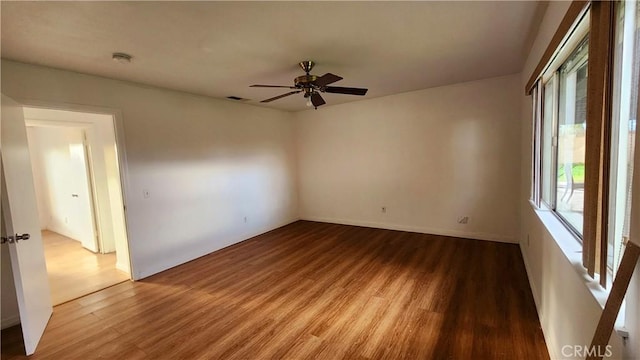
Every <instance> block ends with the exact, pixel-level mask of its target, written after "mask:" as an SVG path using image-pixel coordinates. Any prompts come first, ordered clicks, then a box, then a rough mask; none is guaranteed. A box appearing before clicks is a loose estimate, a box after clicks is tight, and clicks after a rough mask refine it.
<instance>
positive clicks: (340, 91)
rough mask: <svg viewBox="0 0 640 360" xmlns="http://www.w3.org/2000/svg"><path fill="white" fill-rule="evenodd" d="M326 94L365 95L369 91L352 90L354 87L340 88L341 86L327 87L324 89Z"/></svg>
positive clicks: (361, 89)
mask: <svg viewBox="0 0 640 360" xmlns="http://www.w3.org/2000/svg"><path fill="white" fill-rule="evenodd" d="M323 90H324V91H325V92H328V93H333V94H347V95H360V96H362V95H365V94H366V93H367V90H369V89H363V88H352V87H340V86H327V87H326V88H324V89H323Z"/></svg>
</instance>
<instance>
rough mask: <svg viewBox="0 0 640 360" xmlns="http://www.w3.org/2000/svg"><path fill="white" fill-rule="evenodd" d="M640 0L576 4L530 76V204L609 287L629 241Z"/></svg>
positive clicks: (639, 71) (639, 76) (639, 61)
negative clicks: (577, 245)
mask: <svg viewBox="0 0 640 360" xmlns="http://www.w3.org/2000/svg"><path fill="white" fill-rule="evenodd" d="M639 79H640V5H639V4H638V2H636V1H620V2H604V1H603V2H600V1H597V2H596V1H591V2H580V1H574V2H573V3H572V4H571V6H570V7H569V9H568V11H567V14H566V15H565V18H564V19H563V21H562V23H561V25H560V27H559V29H558V31H557V32H556V34H555V35H554V37H553V39H552V41H551V44H550V46H549V48H548V49H547V51H546V52H545V53H544V55H543V58H542V59H541V60H540V63H539V64H538V66H537V68H536V70H535V72H534V74H532V76H531V78H530V80H529V82H528V84H527V88H526V91H527V93H528V94H531V93H533V94H534V95H535V99H534V102H533V103H534V126H533V129H534V131H535V132H536V133H535V134H533V136H532V139H533V142H534V144H533V150H534V156H533V162H534V163H533V164H532V171H533V174H532V191H531V194H532V203H533V204H535V205H536V206H539V207H540V208H543V209H547V210H549V211H552V212H553V213H554V214H555V215H556V216H557V219H558V220H559V221H560V222H562V223H563V224H564V225H565V226H566V227H567V228H568V229H569V230H570V231H571V232H572V233H573V234H574V236H575V238H576V239H577V241H581V243H582V249H583V254H582V255H583V265H584V266H585V268H586V269H587V272H588V273H589V275H591V276H592V277H593V278H594V279H597V278H598V277H599V282H600V284H601V285H602V286H605V287H606V286H607V284H608V283H610V282H611V279H612V278H613V276H615V272H616V270H617V267H618V265H619V263H620V260H621V256H622V253H623V249H624V245H625V241H626V239H628V237H629V227H630V222H631V218H630V214H631V190H632V184H631V179H632V177H633V171H634V169H633V164H634V159H635V157H637V156H638V155H637V151H636V150H635V142H636V137H637V135H636V132H637V130H636V129H637V118H638V107H639V106H640V103H639V98H638V96H639V95H638V92H639V85H640V81H639Z"/></svg>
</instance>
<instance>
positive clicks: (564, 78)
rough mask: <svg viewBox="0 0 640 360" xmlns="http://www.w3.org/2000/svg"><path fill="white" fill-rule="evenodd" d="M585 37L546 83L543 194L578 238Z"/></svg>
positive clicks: (584, 115)
mask: <svg viewBox="0 0 640 360" xmlns="http://www.w3.org/2000/svg"><path fill="white" fill-rule="evenodd" d="M588 50H589V41H588V38H587V37H585V38H584V39H582V40H581V42H580V43H579V44H578V45H577V47H576V48H575V49H574V50H573V52H572V53H571V55H569V57H568V58H567V60H565V61H564V62H563V63H562V64H561V65H560V67H559V69H558V70H556V71H554V72H553V74H552V75H551V78H550V79H549V80H548V81H547V82H546V83H545V84H544V90H543V91H544V100H543V105H542V106H543V109H544V110H543V112H542V119H541V121H542V134H541V137H540V141H541V143H542V166H541V171H542V173H541V175H540V179H541V184H540V186H541V195H542V201H543V203H544V204H545V205H546V206H547V207H549V208H550V209H552V210H554V211H555V212H556V214H557V215H558V216H559V217H561V218H562V220H563V221H564V222H565V223H566V224H567V225H568V226H569V227H570V228H571V230H572V231H573V232H575V233H576V234H577V235H579V236H582V230H583V226H582V224H583V212H584V164H585V130H586V123H587V106H586V104H587V59H588Z"/></svg>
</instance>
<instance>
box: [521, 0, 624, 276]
mask: <svg viewBox="0 0 640 360" xmlns="http://www.w3.org/2000/svg"><path fill="white" fill-rule="evenodd" d="M615 8H616V5H615V3H609V2H593V1H573V2H572V3H571V5H570V6H569V9H568V10H567V13H566V15H565V17H564V18H563V20H562V22H561V24H560V26H559V28H558V30H557V31H556V33H555V34H554V36H553V38H552V40H551V42H550V44H549V46H548V47H547V49H546V51H545V52H544V54H543V56H542V59H541V60H540V62H539V63H538V66H537V67H536V69H535V71H534V73H533V74H532V75H531V77H530V79H529V82H528V83H527V85H526V87H525V92H526V94H527V95H529V94H531V93H532V92H534V93H535V94H536V99H537V101H534V106H535V109H534V111H533V113H534V116H535V117H536V119H534V127H533V129H534V131H537V132H538V134H537V135H534V136H533V139H534V141H536V143H534V144H533V146H534V148H535V149H534V153H536V155H537V156H534V157H533V159H532V160H533V161H535V162H536V164H534V165H533V166H532V171H534V173H533V174H532V177H531V179H532V181H533V184H532V196H534V198H533V201H532V204H534V205H535V206H536V207H537V208H540V209H545V210H552V211H550V212H551V213H553V214H554V215H555V218H557V219H558V220H559V221H560V223H561V224H562V225H563V227H565V228H566V229H567V230H568V231H569V232H570V233H571V234H572V235H574V237H575V238H576V240H577V241H578V242H580V240H582V242H581V247H582V258H583V260H582V263H583V266H584V267H585V268H586V270H587V273H588V274H589V275H590V276H591V277H592V278H594V279H596V278H597V277H598V274H603V276H600V277H599V282H600V285H602V286H603V287H606V286H607V279H608V276H607V247H608V243H609V241H608V235H609V234H608V233H609V230H608V229H609V226H608V225H609V224H608V221H609V186H610V181H609V175H610V157H611V139H610V136H611V117H612V89H613V81H614V77H613V70H612V69H613V65H614V61H613V56H614V46H613V44H614V34H615V26H616V22H615V13H616V10H615ZM585 23H586V24H587V25H586V33H585V34H582V35H577V34H580V31H584V26H585V25H584V24H585ZM581 29H582V30H581ZM587 33H588V35H586V34H587ZM585 36H589V40H588V41H589V49H588V55H587V57H588V59H587V61H588V63H587V72H588V77H587V105H586V106H587V107H586V113H587V114H586V130H585V149H586V151H585V180H584V206H583V209H584V210H583V230H582V234H580V232H578V231H576V229H575V228H574V226H572V225H571V224H570V223H569V222H568V221H566V219H565V218H564V217H563V216H562V215H561V214H559V213H558V212H557V211H556V210H555V209H557V200H558V199H557V185H558V184H557V181H558V179H557V171H558V170H557V161H558V135H559V131H558V123H559V119H558V107H559V99H558V93H559V87H560V84H559V82H560V81H561V80H560V77H559V76H558V74H557V72H558V71H559V69H560V67H561V65H562V64H564V62H565V61H566V60H567V58H568V57H569V56H571V54H573V52H574V51H575V49H576V48H577V46H579V44H580V43H581V42H582V41H583V40H584V37H585ZM553 78H555V80H550V79H553ZM548 81H555V83H554V90H553V91H554V96H553V97H552V98H553V99H556V100H555V102H556V104H555V105H554V106H553V113H554V115H553V117H554V118H555V119H552V120H551V121H555V123H554V124H553V126H552V129H554V130H553V131H555V134H553V135H552V140H551V141H552V144H553V145H555V146H552V151H551V156H552V166H551V169H550V171H551V172H552V173H551V177H550V178H551V180H552V181H551V184H549V185H550V186H551V190H552V191H551V193H552V194H551V196H550V198H551V199H550V200H549V199H546V200H545V201H543V200H541V198H542V197H543V193H544V189H543V188H542V187H541V186H542V184H543V181H542V178H541V176H542V162H543V161H544V159H543V152H544V148H543V145H541V144H543V139H542V137H543V134H541V132H542V131H544V127H543V126H544V121H549V119H546V120H545V119H543V118H544V110H545V109H544V107H543V106H544V105H543V104H544V101H543V100H544V91H545V85H546V84H547V83H548ZM534 89H535V91H534ZM554 192H556V193H554ZM547 200H549V201H550V202H551V204H549V203H548V202H549V201H547Z"/></svg>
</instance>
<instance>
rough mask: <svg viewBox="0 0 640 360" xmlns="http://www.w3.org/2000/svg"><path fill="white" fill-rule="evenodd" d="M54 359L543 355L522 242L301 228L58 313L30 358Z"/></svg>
mask: <svg viewBox="0 0 640 360" xmlns="http://www.w3.org/2000/svg"><path fill="white" fill-rule="evenodd" d="M16 331H19V329H18V328H12V329H10V330H9V331H3V332H2V358H3V359H23V358H25V357H24V356H21V355H20V352H21V351H23V350H22V348H21V343H20V342H21V339H20V337H19V336H16ZM16 339H17V340H16ZM22 353H23V352H22ZM61 358H64V359H102V358H105V359H106V358H118V359H311V358H313V359H341V358H342V359H548V358H549V356H548V352H547V349H546V345H545V343H544V338H543V335H542V331H541V330H540V323H539V320H538V317H537V313H536V309H535V306H534V303H533V298H532V295H531V291H530V288H529V284H528V281H527V276H526V273H525V270H524V265H523V262H522V258H521V255H520V250H519V248H518V247H517V246H516V245H512V244H501V243H493V242H487V241H475V240H466V239H458V238H452V237H443V236H434V235H425V234H417V233H409V232H401V231H390V230H379V229H370V228H363V227H354V226H344V225H335V224H324V223H315V222H307V221H298V222H296V223H293V224H291V225H288V226H285V227H282V228H280V229H276V230H274V231H271V232H269V233H266V234H263V235H260V236H257V237H255V238H253V239H250V240H248V241H245V242H242V243H239V244H236V245H234V246H231V247H228V248H226V249H223V250H220V251H217V252H215V253H212V254H209V255H207V256H204V257H202V258H199V259H196V260H194V261H192V262H189V263H187V264H184V265H181V266H178V267H175V268H173V269H170V270H167V271H165V272H162V273H160V274H157V275H155V276H152V277H149V278H146V279H144V280H142V281H138V282H125V283H122V284H119V285H116V286H113V287H110V288H108V289H105V290H102V291H99V292H96V293H93V294H91V295H88V296H85V297H83V298H80V299H77V300H74V301H71V302H68V303H65V304H62V305H60V306H57V307H55V308H54V314H53V317H52V319H51V321H50V323H49V326H48V328H47V330H46V331H45V334H44V337H43V339H42V342H41V344H40V346H39V347H38V350H37V351H36V354H35V355H33V356H32V357H31V359H61Z"/></svg>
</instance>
